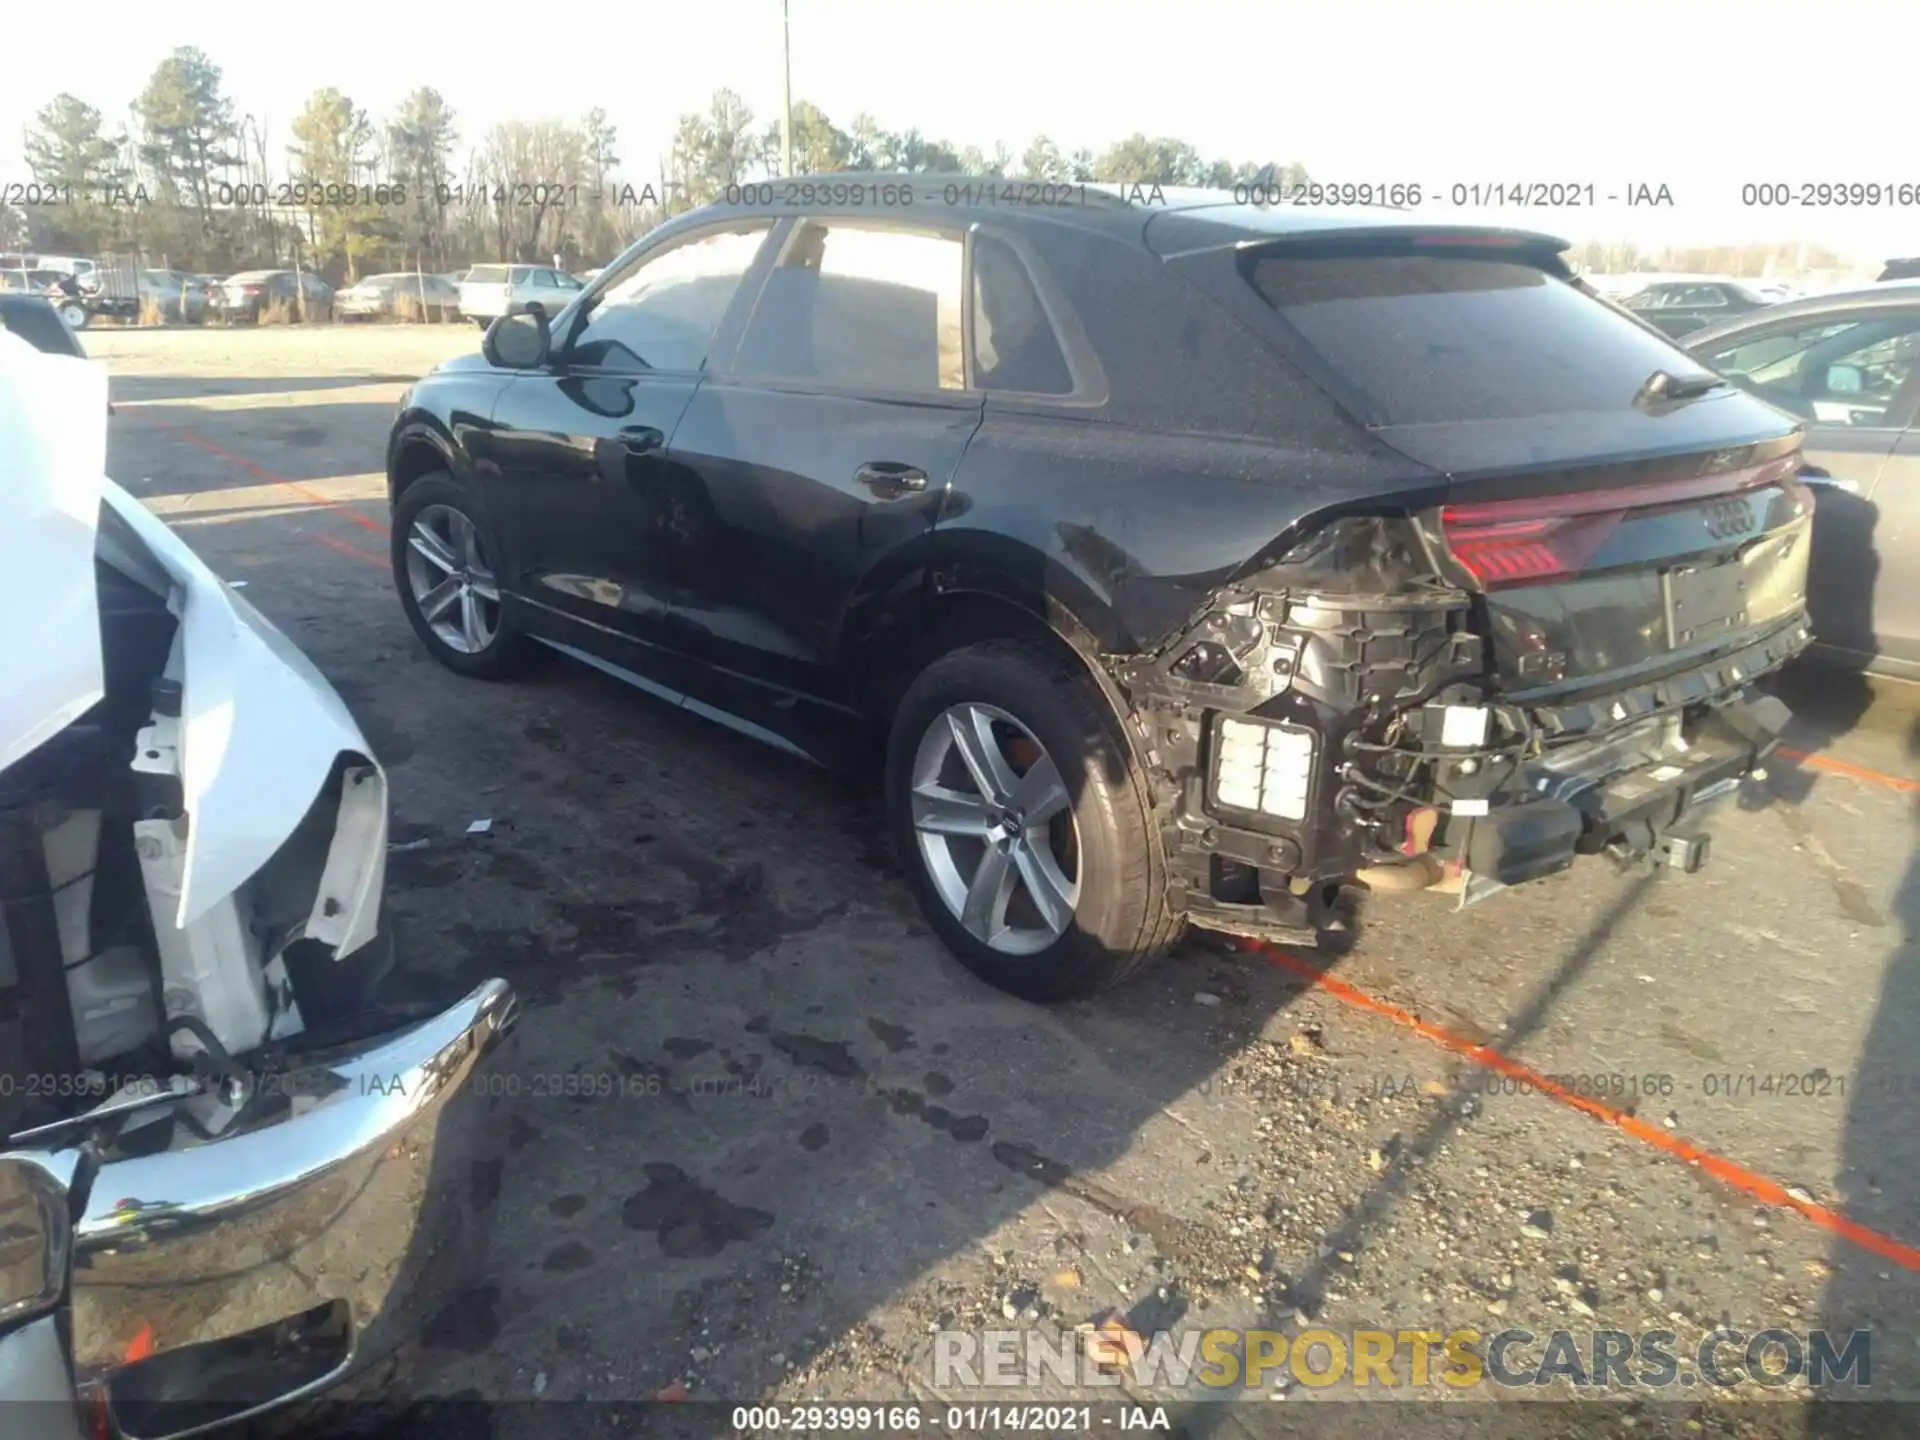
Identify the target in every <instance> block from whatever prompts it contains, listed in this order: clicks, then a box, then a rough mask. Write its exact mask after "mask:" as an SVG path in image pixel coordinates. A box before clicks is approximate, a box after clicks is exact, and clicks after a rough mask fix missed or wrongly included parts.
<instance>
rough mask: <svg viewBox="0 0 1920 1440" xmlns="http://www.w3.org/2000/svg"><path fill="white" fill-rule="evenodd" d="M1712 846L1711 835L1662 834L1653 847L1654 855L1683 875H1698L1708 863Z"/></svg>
mask: <svg viewBox="0 0 1920 1440" xmlns="http://www.w3.org/2000/svg"><path fill="white" fill-rule="evenodd" d="M1712 848H1713V837H1712V836H1711V835H1662V836H1661V837H1660V840H1659V843H1657V844H1656V845H1655V846H1654V847H1653V856H1654V859H1655V860H1656V861H1658V862H1659V863H1660V864H1662V865H1670V866H1672V867H1673V868H1674V869H1675V870H1678V871H1679V872H1680V873H1681V874H1683V875H1696V874H1698V873H1699V872H1700V870H1701V868H1702V867H1704V866H1705V865H1706V863H1707V852H1708V851H1709V850H1711V849H1712Z"/></svg>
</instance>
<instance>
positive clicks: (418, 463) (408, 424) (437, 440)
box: [387, 415, 459, 505]
mask: <svg viewBox="0 0 1920 1440" xmlns="http://www.w3.org/2000/svg"><path fill="white" fill-rule="evenodd" d="M436 470H446V471H449V472H451V473H454V474H458V473H459V466H458V464H457V462H456V461H455V458H454V450H453V441H452V439H451V438H450V437H449V436H447V435H446V434H445V433H443V432H442V431H441V430H440V428H439V426H438V425H437V424H435V423H434V422H433V421H431V420H429V419H427V418H426V417H425V416H424V415H420V416H414V417H410V418H408V419H403V420H402V421H401V422H400V424H399V425H397V426H395V427H394V431H393V438H392V439H391V440H390V441H388V443H387V503H388V504H390V505H394V504H398V503H399V501H400V497H401V495H403V494H404V493H405V492H406V489H407V487H408V486H409V485H411V484H412V483H413V482H414V481H416V480H418V479H419V478H420V477H421V476H422V475H431V474H432V473H433V472H434V471H436Z"/></svg>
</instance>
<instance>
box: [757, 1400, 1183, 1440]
mask: <svg viewBox="0 0 1920 1440" xmlns="http://www.w3.org/2000/svg"><path fill="white" fill-rule="evenodd" d="M731 1419H732V1429H733V1430H734V1432H735V1433H736V1434H739V1435H754V1436H761V1435H766V1436H772V1435H804V1434H823V1435H917V1434H919V1433H921V1432H922V1431H923V1430H929V1431H933V1430H937V1431H940V1432H944V1433H947V1434H967V1433H979V1434H982V1435H999V1434H1003V1433H1005V1432H1007V1431H1022V1432H1026V1431H1032V1432H1034V1433H1037V1434H1043V1435H1071V1434H1076V1433H1079V1434H1086V1433H1090V1432H1092V1431H1096V1430H1146V1431H1157V1432H1160V1433H1163V1434H1164V1433H1167V1432H1169V1431H1171V1430H1172V1429H1173V1422H1172V1420H1170V1419H1169V1418H1168V1415H1167V1410H1166V1407H1165V1406H1163V1405H1046V1404H1000V1405H994V1404H987V1405H946V1406H938V1407H935V1406H926V1405H921V1404H918V1403H913V1402H908V1403H904V1404H899V1405H884V1404H881V1405H817V1404H816V1405H736V1406H734V1407H733V1415H732V1417H731Z"/></svg>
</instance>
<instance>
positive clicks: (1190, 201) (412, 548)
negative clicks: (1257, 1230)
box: [388, 176, 1812, 999]
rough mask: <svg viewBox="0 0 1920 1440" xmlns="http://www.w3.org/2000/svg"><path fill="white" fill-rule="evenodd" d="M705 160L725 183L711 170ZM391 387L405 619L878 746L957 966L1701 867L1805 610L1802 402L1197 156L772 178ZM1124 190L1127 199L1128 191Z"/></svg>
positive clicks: (1585, 305)
mask: <svg viewBox="0 0 1920 1440" xmlns="http://www.w3.org/2000/svg"><path fill="white" fill-rule="evenodd" d="M746 188H747V190H748V191H749V192H751V191H753V190H754V187H746ZM761 188H762V189H763V190H764V192H765V193H762V194H751V195H750V197H749V198H755V199H761V200H765V201H767V202H768V203H764V204H757V205H756V204H739V205H725V206H713V207H709V208H706V209H702V210H698V211H695V212H693V213H691V214H688V215H684V216H681V217H679V218H677V219H675V220H673V221H670V222H669V223H667V224H665V225H663V226H661V227H660V228H659V229H657V230H655V231H654V232H653V233H652V234H650V235H648V236H647V237H646V238H644V239H643V240H641V241H640V242H638V243H637V244H636V245H634V246H633V247H632V248H631V249H629V250H628V251H627V252H626V253H625V254H623V255H622V256H621V257H620V258H619V259H618V260H617V261H616V262H615V263H614V264H612V265H611V266H609V267H608V268H607V270H606V271H605V272H604V273H603V274H602V275H600V276H599V277H598V278H597V279H596V280H595V282H594V283H593V284H592V285H591V286H589V287H588V288H587V289H586V290H584V291H583V292H582V293H581V294H580V295H579V296H578V297H577V298H576V299H574V300H573V301H572V302H571V303H570V304H568V305H567V306H566V307H565V308H564V309H562V310H561V311H560V312H559V313H558V314H556V315H552V316H547V315H544V314H543V315H538V316H514V317H511V318H509V319H505V320H502V321H499V322H497V323H496V324H495V325H494V326H493V327H491V328H490V329H489V331H488V333H487V336H486V339H485V341H484V343H483V346H482V353H480V354H476V355H471V356H466V357H463V358H460V359H456V360H453V361H450V362H448V363H447V364H445V365H443V366H441V367H440V368H439V369H438V370H436V371H434V372H433V373H432V374H430V375H428V376H426V377H425V378H423V379H422V380H420V381H419V382H418V383H417V384H415V385H414V387H413V388H412V390H411V392H410V393H409V394H408V395H407V397H406V398H405V399H404V400H403V402H402V404H401V408H400V412H399V415H398V417H397V419H396V422H395V424H394V427H393V432H392V436H391V440H390V445H389V450H388V474H389V479H390V485H391V496H392V502H393V516H394V523H393V569H394V575H395V579H396V582H397V584H398V588H399V594H400V600H401V603H402V605H403V606H404V607H405V610H406V613H407V616H408V618H409V620H410V621H411V623H412V625H413V627H414V629H415V631H416V632H417V633H418V634H419V636H420V638H421V640H422V642H423V643H424V644H425V645H426V647H427V648H428V649H429V650H430V651H431V652H432V653H433V655H434V656H435V657H436V658H437V659H438V660H440V661H441V662H442V663H443V664H445V665H446V666H447V667H449V668H450V669H453V670H455V671H458V672H459V673H461V674H464V675H472V676H478V677H484V678H498V677H504V676H507V675H510V674H512V673H514V672H516V671H517V670H519V669H520V668H521V667H523V666H524V665H525V664H526V663H527V662H528V660H529V659H530V658H532V657H533V656H534V655H536V654H538V653H540V652H541V651H543V650H557V651H560V652H562V653H564V654H567V655H570V656H573V657H575V658H576V659H579V660H581V661H584V662H586V663H588V664H591V665H595V666H598V667H599V668H601V669H603V670H606V671H610V672H611V673H613V674H615V675H618V676H620V677H622V678H624V679H626V680H628V681H630V682H631V683H633V684H635V685H636V686H639V687H641V688H643V689H645V690H647V691H650V692H652V693H653V694H654V695H656V696H658V697H661V698H663V699H666V700H667V701H669V702H670V703H675V704H680V705H683V706H685V707H687V708H689V709H693V710H696V711H698V712H699V713H701V714H703V715H706V716H708V717H710V718H712V719H715V720H717V721H719V722H721V723H724V724H727V725H730V726H733V727H734V728H736V729H739V730H743V731H746V732H748V733H750V734H753V735H755V736H758V737H760V738H762V739H765V740H768V741H770V742H772V743H774V744H776V745H778V746H781V747H783V748H785V749H788V750H790V751H795V752H798V753H799V754H801V755H804V756H807V757H809V758H811V759H814V760H816V761H819V762H821V763H824V764H828V765H832V766H848V767H858V766H859V765H860V764H862V762H864V761H866V760H868V759H869V758H874V759H878V760H880V761H881V763H882V764H883V765H884V778H885V796H886V806H887V810H888V823H889V824H890V826H891V828H892V830H893V832H894V836H895V839H896V841H897V843H898V846H899V849H900V852H901V855H902V857H903V860H904V862H905V865H906V870H907V874H908V876H909V878H910V882H911V884H912V886H913V888H914V889H915V891H916V892H917V896H918V899H919V901H920V903H921V905H922V906H923V907H924V909H925V911H926V914H927V915H928V917H929V919H930V920H931V922H932V924H933V925H934V926H935V927H936V928H937V930H938V931H939V933H940V934H941V936H942V937H943V939H944V940H945V941H946V943H947V944H948V945H949V946H950V947H951V948H952V949H953V951H954V952H955V953H956V954H957V955H958V956H959V957H960V958H961V959H962V960H963V961H964V962H965V963H966V964H967V965H969V966H970V967H972V968H973V969H974V970H975V971H977V972H978V973H979V974H981V975H982V976H984V977H985V978H987V979H988V980H990V981H992V982H993V983H995V984H997V985H1000V986H1002V987H1004V988H1006V989H1007V990H1010V991H1012V992H1014V993H1016V994H1020V995H1024V996H1028V997H1031V998H1035V999H1056V998H1060V997H1065V996H1070V995H1077V994H1082V993H1085V992H1087V991H1089V990H1092V989H1094V988H1097V987H1099V986H1101V985H1103V984H1106V983H1109V982H1112V981H1114V980H1116V979H1118V978H1119V977H1121V976H1123V975H1125V974H1127V973H1128V972H1130V971H1132V970H1133V969H1134V968H1135V967H1136V966H1138V965H1139V964H1140V963H1141V962H1142V961H1143V960H1144V959H1146V958H1147V957H1149V956H1152V955H1154V954H1155V953H1157V952H1160V951H1162V950H1164V949H1165V948H1167V947H1168V946H1169V945H1170V944H1171V943H1172V942H1173V941H1174V940H1175V938H1176V937H1177V936H1178V935H1179V933H1180V931H1181V929H1182V927H1183V925H1184V924H1185V923H1187V922H1188V921H1192V922H1195V923H1198V924H1201V925H1205V926H1209V927H1214V928H1217V929H1221V930H1225V931H1229V932H1234V933H1238V934H1243V935H1250V936H1256V937H1267V938H1275V937H1278V938H1285V939H1290V940H1299V939H1301V938H1302V937H1312V936H1319V937H1321V938H1323V939H1329V940H1331V939H1332V938H1333V937H1335V936H1337V935H1338V934H1340V933H1341V931H1342V929H1343V927H1344V925H1345V923H1346V917H1347V914H1348V913H1349V908H1348V902H1349V901H1350V899H1351V898H1352V897H1353V896H1354V895H1356V894H1358V893H1361V892H1363V891H1364V890H1365V889H1368V888H1374V889H1382V888H1394V889H1421V888H1424V889H1430V890H1433V891H1437V892H1439V893H1441V894H1448V895H1452V896H1453V897H1454V903H1456V904H1459V903H1467V902H1469V901H1472V900H1477V899H1479V898H1481V897H1482V896H1484V895H1486V894H1488V893H1490V892H1492V891H1493V890H1496V889H1498V888H1499V887H1501V886H1508V885H1514V884H1518V883H1521V882H1524V881H1529V880H1532V879H1535V878H1536V877H1539V876H1544V875H1547V874H1550V873H1552V872H1554V871H1558V870H1561V869H1563V868H1565V867H1567V866H1569V865H1571V864H1572V863H1573V862H1574V859H1575V857H1576V856H1577V855H1581V854H1596V853H1601V852H1608V853H1611V854H1612V855H1614V856H1615V857H1617V858H1619V859H1621V860H1623V861H1626V862H1629V863H1662V862H1664V863H1668V864H1673V865H1677V866H1679V867H1680V868H1682V869H1692V868H1694V867H1695V866H1696V865H1697V864H1698V863H1699V861H1700V860H1702V859H1703V858H1704V853H1705V839H1704V836H1701V835H1698V834H1696V833H1693V828H1694V818H1693V815H1692V812H1693V811H1694V809H1695V807H1696V806H1698V805H1699V804H1700V803H1701V802H1703V801H1705V800H1707V799H1708V798H1710V797H1712V796H1714V795H1717V794H1720V793H1723V792H1725V791H1727V790H1729V789H1731V788H1733V787H1734V786H1736V785H1737V784H1738V782H1739V781H1740V779H1741V778H1742V777H1743V776H1746V775H1748V774H1749V773H1750V772H1752V771H1753V770H1754V769H1755V768H1757V767H1758V766H1759V765H1760V764H1761V762H1762V761H1763V760H1764V758H1765V757H1766V756H1767V754H1768V753H1769V752H1770V750H1771V749H1772V747H1773V746H1774V744H1775V742H1776V739H1777V737H1778V735H1779V733H1780V730H1781V728H1782V726H1783V725H1784V724H1785V722H1786V720H1787V712H1786V710H1785V707H1784V706H1782V705H1781V704H1780V702H1779V701H1777V700H1775V699H1773V698H1770V697H1768V696H1766V695H1764V694H1763V693H1762V692H1761V691H1760V690H1758V689H1757V688H1756V681H1758V680H1759V679H1760V678H1761V677H1762V676H1764V675H1766V674H1767V673H1768V672H1769V671H1771V670H1773V669H1775V668H1776V667H1778V666H1779V665H1781V664H1782V663H1783V662H1784V661H1785V660H1786V659H1787V658H1788V657H1789V656H1791V655H1792V654H1794V653H1795V652H1796V651H1798V650H1800V649H1801V648H1803V647H1804V646H1805V645H1806V644H1807V642H1808V634H1807V626H1806V623H1805V611H1804V598H1803V592H1804V588H1805V576H1806V563H1807V545H1808V541H1807V536H1808V529H1809V524H1810V521H1811V516H1812V500H1811V497H1810V493H1809V492H1808V490H1807V489H1806V488H1805V487H1804V486H1803V485H1802V484H1801V483H1800V481H1799V480H1798V479H1797V478H1796V477H1797V474H1798V471H1799V468H1800V459H1799V455H1800V445H1801V431H1800V427H1799V426H1798V425H1797V424H1796V422H1795V421H1794V420H1793V419H1792V418H1791V417H1788V416H1786V415H1783V414H1782V413H1781V412H1780V411H1778V410H1776V409H1774V408H1772V407H1771V406H1769V405H1766V404H1764V403H1763V402H1761V401H1760V400H1758V399H1756V398H1754V397H1752V396H1750V395H1748V394H1745V393H1743V392H1742V391H1741V390H1739V389H1738V388H1736V387H1733V386H1731V385H1728V384H1727V383H1725V382H1724V381H1722V380H1721V379H1719V378H1718V377H1717V376H1715V375H1714V374H1713V373H1712V372H1711V371H1709V370H1706V369H1704V368H1702V366H1701V365H1700V364H1699V363H1697V362H1696V361H1694V360H1692V359H1690V358H1689V357H1688V356H1687V354H1686V353H1685V352H1684V351H1682V350H1681V349H1679V348H1678V347H1676V346H1674V345H1673V344H1671V343H1669V342H1668V341H1667V340H1665V339H1664V338H1663V337H1661V336H1660V335H1658V334H1656V333H1654V332H1652V331H1650V330H1649V329H1648V328H1647V327H1646V326H1644V325H1641V324H1638V323H1636V322H1635V321H1634V320H1633V319H1632V318H1630V317H1629V316H1627V315H1625V314H1623V313H1622V312H1621V311H1619V310H1617V309H1615V308H1613V307H1611V306H1609V305H1607V304H1605V303H1603V302H1601V301H1600V300H1598V299H1597V298H1595V297H1594V296H1593V295H1592V293H1591V292H1589V291H1587V290H1585V289H1584V288H1583V287H1582V285H1581V284H1580V283H1579V282H1578V281H1576V280H1575V279H1574V278H1573V276H1572V274H1571V272H1570V271H1569V269H1568V268H1567V265H1566V263H1565V262H1564V260H1563V258H1562V252H1563V250H1564V248H1565V247H1564V242H1562V241H1560V240H1557V239H1554V238H1551V237H1549V236H1546V235H1540V234H1534V233H1531V232H1523V231H1514V230H1493V229H1482V228H1465V227H1457V226H1444V225H1438V226H1437V225H1427V224H1422V223H1418V222H1415V221H1413V220H1411V219H1410V218H1408V217H1407V216H1405V215H1403V214H1399V213H1396V212H1390V211H1375V212H1361V213H1353V214H1331V213H1327V212H1318V211H1309V210H1303V209H1298V208H1289V207H1255V206H1248V205H1241V204H1236V203H1234V202H1233V200H1232V198H1231V197H1229V196H1226V195H1221V194H1217V193H1209V194H1190V193H1176V192H1162V191H1157V190H1156V191H1153V192H1151V194H1150V195H1148V196H1146V197H1142V196H1141V194H1140V193H1139V190H1138V189H1137V188H1135V189H1134V190H1132V191H1131V192H1129V193H1122V192H1118V191H1116V190H1113V189H1111V188H1106V189H1103V188H1101V187H1096V186H1070V187H1062V186H1038V185H1031V184H1022V183H1019V182H1011V181H994V182H984V181H977V180H972V181H968V180H941V179H938V178H935V179H929V178H928V177H925V176H865V177H858V180H857V183H856V182H855V181H854V179H853V178H852V177H848V176H837V177H833V179H832V180H822V181H818V182H794V183H787V182H782V183H780V184H779V185H778V186H767V187H761ZM1143 201H1144V203H1143Z"/></svg>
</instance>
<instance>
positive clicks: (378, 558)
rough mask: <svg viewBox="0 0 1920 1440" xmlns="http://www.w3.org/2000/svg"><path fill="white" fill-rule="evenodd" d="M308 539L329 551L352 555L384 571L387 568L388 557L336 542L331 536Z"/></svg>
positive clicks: (339, 541)
mask: <svg viewBox="0 0 1920 1440" xmlns="http://www.w3.org/2000/svg"><path fill="white" fill-rule="evenodd" d="M307 538H308V539H309V540H313V541H317V542H318V543H319V544H322V545H324V546H326V547H327V548H328V549H329V550H338V551H339V552H340V553H341V554H343V555H351V556H353V558H354V559H356V560H364V561H366V562H367V563H368V564H369V565H378V566H379V567H380V568H381V569H382V570H384V569H386V568H387V557H386V556H384V555H376V554H374V553H373V551H371V550H362V549H361V548H360V547H359V546H358V545H349V544H348V543H347V542H346V541H345V540H336V539H334V538H333V536H331V535H309V536H308V537H307Z"/></svg>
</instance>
